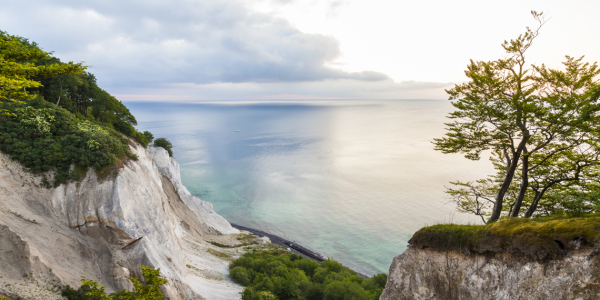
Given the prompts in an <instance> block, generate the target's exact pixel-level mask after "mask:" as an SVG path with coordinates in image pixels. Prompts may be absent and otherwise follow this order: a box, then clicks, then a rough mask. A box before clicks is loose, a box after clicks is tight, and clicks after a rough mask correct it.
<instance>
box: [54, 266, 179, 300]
mask: <svg viewBox="0 0 600 300" xmlns="http://www.w3.org/2000/svg"><path fill="white" fill-rule="evenodd" d="M142 276H143V277H144V279H145V281H146V284H145V285H144V284H141V283H140V280H139V279H137V278H134V277H129V279H130V280H131V281H132V282H133V286H134V289H135V290H134V291H133V292H128V291H126V290H122V291H118V292H116V293H113V294H111V295H106V292H105V291H104V289H105V288H106V286H100V285H99V284H98V283H97V282H95V281H92V280H89V279H85V278H83V279H81V283H82V285H81V287H80V288H79V289H77V290H74V289H73V288H71V287H70V286H67V287H66V288H65V289H64V290H63V291H62V293H61V295H62V296H63V297H65V298H66V299H67V300H162V298H163V294H162V293H161V292H160V287H161V286H162V285H163V284H165V283H167V280H166V279H164V278H161V277H160V269H156V270H154V269H152V268H150V267H146V266H142Z"/></svg>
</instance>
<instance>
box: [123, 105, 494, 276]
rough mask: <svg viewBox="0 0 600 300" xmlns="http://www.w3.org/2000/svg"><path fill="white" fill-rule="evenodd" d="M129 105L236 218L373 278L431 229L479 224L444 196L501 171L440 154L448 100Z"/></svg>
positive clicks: (189, 177)
mask: <svg viewBox="0 0 600 300" xmlns="http://www.w3.org/2000/svg"><path fill="white" fill-rule="evenodd" d="M126 105H127V107H129V108H130V110H131V112H132V113H133V114H134V115H135V116H136V117H137V119H138V123H139V126H138V128H139V129H140V130H150V131H151V132H153V133H154V135H155V137H166V138H168V139H169V140H170V141H171V142H172V143H173V146H174V149H173V150H174V156H175V158H176V159H177V161H178V162H179V163H180V165H181V173H182V174H181V175H182V180H183V184H184V185H185V186H186V187H187V188H188V189H189V191H190V192H191V193H192V194H194V195H196V196H198V197H200V198H201V199H203V200H206V201H210V202H212V203H213V205H214V208H215V210H216V211H217V212H218V213H219V214H221V215H222V216H224V217H225V218H227V219H228V220H229V221H230V222H233V223H237V224H240V225H245V226H249V227H254V228H258V229H262V230H265V231H269V232H272V233H274V234H278V235H281V236H285V237H287V238H288V239H291V240H295V241H297V242H298V243H301V244H303V245H305V246H307V247H309V248H312V249H314V250H316V251H317V252H320V253H322V254H324V255H326V256H328V257H333V258H335V259H336V260H339V261H341V262H342V263H344V264H347V265H349V266H351V267H353V268H355V269H356V270H359V271H362V272H365V273H367V274H374V273H379V272H386V273H387V271H388V268H389V265H390V263H391V261H392V259H393V257H394V256H396V255H398V254H400V253H401V252H402V251H404V250H405V249H406V245H407V241H408V239H410V237H411V235H412V233H413V232H414V231H416V230H418V229H419V228H420V227H422V226H424V225H430V224H434V223H440V222H448V221H455V222H473V223H476V222H479V220H477V219H476V218H473V217H470V216H466V215H462V214H459V213H455V212H454V206H453V205H452V204H450V203H448V200H447V199H446V196H445V195H444V193H443V190H444V186H445V185H448V182H449V181H451V180H457V179H460V180H475V179H479V178H482V177H483V176H484V175H485V174H487V173H489V172H490V171H491V170H492V169H491V166H490V163H489V162H488V161H480V162H472V161H469V160H466V159H465V158H463V157H462V156H460V155H445V154H441V153H439V152H436V151H434V150H433V145H432V144H431V140H432V139H433V138H434V137H441V136H442V135H443V134H444V125H443V123H444V122H445V121H446V119H445V118H444V116H445V115H447V113H448V112H450V111H452V106H451V105H450V103H449V102H448V101H328V102H323V101H321V102H293V103H275V102H224V103H198V104H173V103H150V102H128V103H126Z"/></svg>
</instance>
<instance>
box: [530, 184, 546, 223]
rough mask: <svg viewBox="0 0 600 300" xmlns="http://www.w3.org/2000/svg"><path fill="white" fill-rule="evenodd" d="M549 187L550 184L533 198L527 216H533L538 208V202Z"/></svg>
mask: <svg viewBox="0 0 600 300" xmlns="http://www.w3.org/2000/svg"><path fill="white" fill-rule="evenodd" d="M548 188H550V186H545V187H544V188H543V189H542V191H541V192H539V193H536V195H535V198H533V201H531V206H529V208H528V209H527V211H526V212H525V218H531V216H532V215H533V213H534V212H535V210H536V209H537V205H538V202H540V199H542V196H543V195H544V193H545V192H546V191H547V190H548Z"/></svg>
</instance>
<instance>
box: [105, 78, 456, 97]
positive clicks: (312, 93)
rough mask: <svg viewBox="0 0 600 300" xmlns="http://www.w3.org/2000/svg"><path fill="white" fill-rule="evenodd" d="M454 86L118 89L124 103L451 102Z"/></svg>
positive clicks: (329, 83)
mask: <svg viewBox="0 0 600 300" xmlns="http://www.w3.org/2000/svg"><path fill="white" fill-rule="evenodd" d="M452 85H453V84H452V83H438V82H415V81H407V82H399V83H397V82H394V81H392V80H390V79H387V80H380V81H362V82H357V81H356V80H353V79H336V80H324V81H310V82H272V83H252V82H247V83H213V84H190V83H181V84H172V85H170V86H168V87H161V88H160V89H159V88H137V89H134V90H132V89H129V88H123V89H119V88H117V89H115V90H114V92H115V93H116V96H117V97H118V98H119V99H122V100H124V101H139V100H143V101H179V102H190V101H191V102H193V101H219V100H256V101H258V100H310V99H313V100H315V99H333V100H335V99H365V100H372V99H392V100H399V99H407V100H419V99H427V100H442V99H447V98H448V97H447V95H446V93H445V92H444V90H443V89H444V88H449V87H451V86H452Z"/></svg>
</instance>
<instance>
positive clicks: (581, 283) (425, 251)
mask: <svg viewBox="0 0 600 300" xmlns="http://www.w3.org/2000/svg"><path fill="white" fill-rule="evenodd" d="M598 228H600V217H598V216H588V217H579V218H561V217H558V218H555V219H552V218H550V219H537V220H536V219H520V218H509V219H506V220H502V221H499V222H496V223H493V224H487V225H481V226H474V225H435V226H429V227H425V228H422V229H421V230H419V231H418V232H416V233H415V235H414V236H413V237H412V238H411V240H410V241H409V247H408V248H407V250H406V251H405V252H404V253H402V254H401V255H398V256H396V257H395V258H394V260H393V262H392V265H391V266H390V271H389V277H388V281H387V283H386V287H385V289H384V291H383V293H382V295H381V298H380V299H382V300H409V299H411V300H412V299H422V300H425V299H427V300H434V299H436V300H454V299H482V300H488V299H489V300H492V299H494V300H495V299H524V300H525V299H546V300H553V299H557V300H558V299H578V300H588V299H589V300H591V299H600V256H598V254H600V242H599V237H598V235H599V234H600V231H599V230H598Z"/></svg>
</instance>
